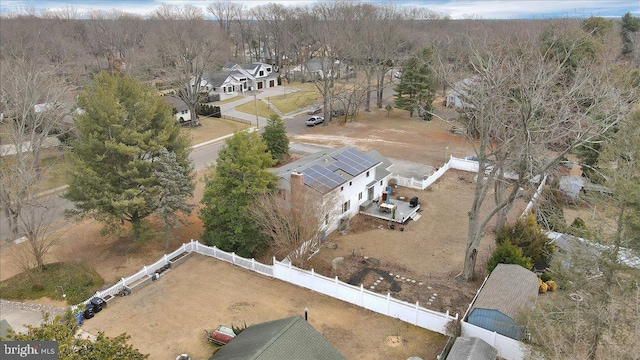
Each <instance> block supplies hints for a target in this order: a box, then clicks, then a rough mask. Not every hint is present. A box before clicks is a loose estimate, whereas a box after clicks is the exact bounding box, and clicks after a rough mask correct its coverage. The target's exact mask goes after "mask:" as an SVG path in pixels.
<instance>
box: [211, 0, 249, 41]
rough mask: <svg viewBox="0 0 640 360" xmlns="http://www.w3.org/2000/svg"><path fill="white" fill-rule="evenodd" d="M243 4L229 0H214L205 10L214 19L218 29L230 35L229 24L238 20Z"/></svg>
mask: <svg viewBox="0 0 640 360" xmlns="http://www.w3.org/2000/svg"><path fill="white" fill-rule="evenodd" d="M242 8H243V5H242V4H240V3H235V2H232V1H229V0H225V1H216V2H213V3H211V4H209V6H207V11H208V12H209V13H210V14H211V15H212V16H213V17H214V18H215V19H216V21H217V22H218V25H220V29H221V30H223V31H224V32H225V33H226V34H227V36H231V25H232V23H233V22H234V21H236V20H240V15H242Z"/></svg>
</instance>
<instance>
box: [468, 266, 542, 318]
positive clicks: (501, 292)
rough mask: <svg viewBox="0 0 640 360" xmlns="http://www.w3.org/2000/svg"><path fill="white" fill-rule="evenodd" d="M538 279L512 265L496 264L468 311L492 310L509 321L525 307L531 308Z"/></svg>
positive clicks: (537, 286) (525, 270)
mask: <svg viewBox="0 0 640 360" xmlns="http://www.w3.org/2000/svg"><path fill="white" fill-rule="evenodd" d="M538 288H539V284H538V277H537V276H536V274H534V273H533V272H531V271H529V270H527V269H525V268H523V267H522V266H520V265H514V264H498V266H496V268H495V269H493V271H492V272H491V275H489V278H488V279H487V281H486V282H485V284H484V286H483V287H482V290H480V293H479V294H478V297H477V298H476V301H475V302H474V303H473V306H472V307H471V309H470V310H469V314H471V312H472V311H473V310H474V309H492V310H497V311H500V312H501V313H503V314H505V315H506V316H508V317H510V318H511V319H515V317H516V315H517V314H518V312H519V311H520V310H522V309H524V308H526V307H529V308H532V307H533V306H534V305H535V302H536V298H537V297H538Z"/></svg>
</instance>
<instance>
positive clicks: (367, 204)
mask: <svg viewBox="0 0 640 360" xmlns="http://www.w3.org/2000/svg"><path fill="white" fill-rule="evenodd" d="M391 165H392V163H391V162H390V161H389V160H388V159H387V158H385V157H384V156H382V155H381V154H380V153H379V152H377V151H375V150H373V151H370V152H367V153H363V152H362V151H360V150H358V149H356V148H354V147H352V146H345V147H341V148H336V149H327V150H323V151H319V152H317V153H313V154H310V155H308V156H306V157H304V158H302V159H299V160H297V161H294V162H292V163H289V164H287V165H285V166H283V167H280V168H278V169H275V170H274V173H275V174H276V175H277V176H278V178H279V180H278V187H279V188H280V189H281V190H282V191H283V192H286V193H289V194H291V193H292V192H295V191H314V192H316V193H317V194H320V195H322V196H323V198H324V199H328V200H330V201H333V202H336V204H335V207H336V208H337V209H338V213H339V216H337V217H336V219H335V220H333V221H332V222H331V223H330V224H327V229H326V232H327V233H329V232H332V231H334V230H336V229H338V228H339V226H340V225H341V223H344V222H345V220H348V219H350V218H352V217H353V216H355V215H356V214H358V213H362V214H365V215H368V216H374V217H377V218H381V219H384V220H389V221H393V222H397V223H404V222H405V221H407V220H408V219H410V218H411V217H412V216H415V214H416V212H417V211H418V209H419V208H420V206H419V205H418V204H417V203H415V204H414V203H410V202H406V201H399V200H391V196H390V194H391V189H390V187H389V186H388V183H387V182H388V180H389V177H390V176H391V172H389V170H388V169H389V167H390V166H391Z"/></svg>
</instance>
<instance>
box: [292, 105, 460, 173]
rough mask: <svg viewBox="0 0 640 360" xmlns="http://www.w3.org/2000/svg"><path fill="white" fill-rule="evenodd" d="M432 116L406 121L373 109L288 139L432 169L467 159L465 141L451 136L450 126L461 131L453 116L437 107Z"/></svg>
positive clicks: (404, 116)
mask: <svg viewBox="0 0 640 360" xmlns="http://www.w3.org/2000/svg"><path fill="white" fill-rule="evenodd" d="M435 112H436V114H438V115H439V117H436V118H434V119H433V120H431V121H424V120H419V119H417V118H415V117H414V118H409V116H408V115H407V114H408V113H407V112H406V111H404V110H399V109H394V110H393V111H392V112H391V114H390V116H389V117H387V112H386V111H385V110H381V109H377V108H373V109H372V110H371V112H369V113H366V112H363V111H361V112H360V113H359V114H358V115H357V117H356V120H355V121H352V122H348V123H346V124H344V123H341V122H339V121H337V120H334V121H332V122H331V123H330V126H316V127H314V128H312V129H309V130H307V131H305V132H303V133H301V134H298V135H295V136H293V137H291V141H293V142H306V143H312V144H318V145H324V146H334V147H338V146H344V145H353V146H355V147H357V148H359V149H361V150H364V151H369V150H378V151H379V152H380V153H381V154H383V155H385V156H387V157H390V158H395V159H403V160H408V161H413V162H417V163H421V164H428V165H431V166H434V167H438V166H441V165H442V164H444V163H445V162H447V161H448V159H449V155H452V154H453V155H454V156H458V157H464V156H465V155H469V154H470V151H471V147H470V144H469V142H468V140H467V139H466V138H465V137H464V136H463V135H457V134H453V133H452V132H451V129H452V127H453V126H458V127H460V125H459V124H457V123H456V122H455V121H454V120H452V119H453V118H454V117H456V112H455V111H454V110H451V109H447V108H444V107H442V106H440V105H438V106H437V107H436V110H435ZM443 119H444V120H443ZM445 120H446V121H445Z"/></svg>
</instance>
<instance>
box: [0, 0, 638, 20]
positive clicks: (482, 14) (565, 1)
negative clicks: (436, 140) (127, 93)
mask: <svg viewBox="0 0 640 360" xmlns="http://www.w3.org/2000/svg"><path fill="white" fill-rule="evenodd" d="M212 2H213V1H212V0H130V1H127V0H96V1H91V0H0V11H1V12H2V13H3V14H6V13H7V12H20V11H21V10H24V9H28V8H35V10H36V11H38V12H40V11H42V10H45V9H52V10H53V9H60V8H65V7H67V6H72V7H73V8H75V9H77V10H78V11H80V12H85V11H87V10H91V9H93V10H111V9H119V10H122V11H125V12H130V13H136V14H140V15H146V14H148V13H150V12H152V11H153V10H155V9H156V8H157V7H158V6H159V5H160V4H175V5H183V4H191V5H195V6H199V7H202V8H203V9H205V8H206V7H207V5H208V4H210V3H212ZM235 2H241V3H243V4H244V5H245V7H246V8H251V7H254V6H257V5H261V4H267V3H279V4H283V5H306V4H313V3H314V2H315V1H309V0H302V1H301V0H272V1H264V0H244V1H235ZM362 2H369V3H388V2H389V1H384V0H370V1H362ZM392 3H394V4H396V5H401V6H417V7H424V8H427V9H429V10H432V11H436V12H439V13H442V14H448V15H449V16H450V17H451V18H452V19H463V18H469V17H473V18H484V19H544V18H552V17H580V18H583V17H589V16H602V17H616V18H619V17H621V16H622V15H624V14H625V13H627V12H631V13H632V14H633V15H635V16H640V1H638V0H581V1H577V0H522V1H518V0H511V1H506V0H422V1H420V0H395V1H392Z"/></svg>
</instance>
